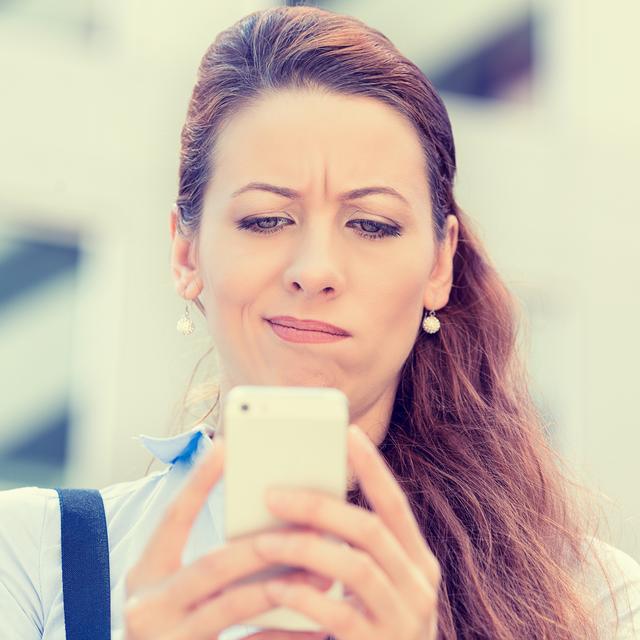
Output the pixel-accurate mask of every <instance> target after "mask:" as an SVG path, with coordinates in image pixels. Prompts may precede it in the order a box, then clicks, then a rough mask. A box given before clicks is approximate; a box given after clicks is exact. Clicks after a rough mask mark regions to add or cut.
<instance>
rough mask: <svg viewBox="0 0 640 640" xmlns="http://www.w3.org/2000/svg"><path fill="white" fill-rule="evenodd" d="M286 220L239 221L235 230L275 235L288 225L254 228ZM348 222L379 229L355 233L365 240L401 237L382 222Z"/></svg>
mask: <svg viewBox="0 0 640 640" xmlns="http://www.w3.org/2000/svg"><path fill="white" fill-rule="evenodd" d="M288 219H289V218H285V217H283V216H263V217H261V218H247V219H246V220H241V221H240V222H239V223H238V224H237V228H238V229H246V230H248V231H251V232H252V233H260V234H265V235H266V234H269V233H275V232H276V231H277V230H278V229H281V228H282V227H286V226H288V225H279V226H276V227H271V228H269V229H263V228H261V227H258V226H256V225H257V223H258V222H261V221H262V220H288ZM350 222H365V223H367V224H372V225H375V226H377V227H380V231H378V232H376V233H375V234H374V233H366V232H365V233H361V232H359V231H357V232H356V233H357V234H358V235H359V236H362V237H363V238H366V239H367V240H382V238H387V237H390V236H394V237H397V236H400V235H402V234H401V233H400V229H399V228H398V227H394V226H392V225H389V224H384V223H383V222H375V221H374V220H350Z"/></svg>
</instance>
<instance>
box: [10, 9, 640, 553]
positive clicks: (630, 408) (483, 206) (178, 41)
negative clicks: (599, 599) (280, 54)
mask: <svg viewBox="0 0 640 640" xmlns="http://www.w3.org/2000/svg"><path fill="white" fill-rule="evenodd" d="M276 4H286V3H277V2H266V1H264V2H261V1H248V0H225V1H222V0H218V1H214V0H208V1H204V0H190V1H189V2H187V3H178V2H160V1H153V2H152V1H151V0H146V1H143V0H57V1H56V2H55V3H52V2H47V1H46V0H0V75H1V83H0V393H1V394H2V395H1V398H2V400H1V402H0V489H3V488H10V487H14V486H23V485H38V486H45V487H54V486H82V487H96V488H99V487H102V486H105V485H107V484H111V483H115V482H120V481H126V480H129V479H135V478H138V477H140V476H142V475H144V474H145V473H146V472H147V468H148V465H149V463H150V461H151V456H150V454H149V453H147V452H146V451H145V450H144V449H143V448H142V446H141V445H140V444H139V443H138V442H137V441H134V440H133V439H132V438H133V437H134V436H136V435H138V434H140V433H145V434H150V435H156V436H164V435H170V434H173V433H175V432H176V430H175V417H176V408H179V407H180V406H181V404H182V400H183V395H184V393H185V390H186V388H187V385H188V382H189V378H190V376H191V373H192V371H193V369H194V367H195V365H196V363H197V362H198V360H199V359H200V358H201V356H202V355H204V354H205V352H206V351H207V350H208V348H209V346H210V341H209V340H208V339H207V333H206V328H205V327H204V326H203V323H202V322H201V321H200V320H201V319H200V315H199V313H197V310H195V307H193V310H194V311H196V313H195V314H192V315H193V317H194V321H195V322H196V332H195V333H194V334H193V335H191V336H189V337H184V336H182V335H180V334H178V333H177V332H176V328H175V325H176V321H177V319H178V317H179V316H180V315H182V313H183V311H184V304H182V300H181V299H180V298H178V296H177V294H176V293H175V291H174V286H173V280H172V278H171V272H170V268H169V250H170V237H169V211H170V208H171V205H172V203H173V200H174V198H175V195H176V189H177V175H178V152H179V136H180V129H181V126H182V123H183V120H184V116H185V113H186V108H187V103H188V100H189V96H190V92H191V89H192V85H193V82H194V80H195V74H196V69H197V66H198V63H199V61H200V57H201V56H202V54H203V53H204V51H205V49H206V48H207V46H208V45H209V44H210V42H211V41H212V40H213V39H214V37H215V35H216V34H217V33H218V32H219V31H220V30H222V29H224V28H226V27H227V26H229V25H230V24H231V23H232V22H235V21H236V20H237V19H239V18H240V17H242V16H243V15H245V14H246V13H249V12H250V11H253V10H256V9H261V8H265V7H268V6H272V5H276ZM288 4H294V3H293V2H289V3H288ZM295 4H299V3H295ZM304 4H313V5H315V6H322V7H326V8H329V9H332V10H334V11H339V12H342V13H346V14H350V15H354V16H356V17H358V18H360V19H362V20H364V21H365V22H366V23H368V24H369V25H371V26H373V27H375V28H378V29H380V30H381V31H383V32H384V33H385V34H386V35H387V36H388V37H389V38H391V40H392V41H393V42H394V43H395V44H396V45H397V47H398V48H399V49H400V50H401V51H402V52H403V53H404V54H405V55H407V56H408V57H409V58H411V59H412V60H413V61H414V62H415V63H416V64H418V65H419V66H420V67H421V69H423V71H424V72H425V74H426V75H427V76H428V77H429V78H431V80H432V81H433V82H434V84H435V85H436V87H437V88H438V89H439V91H440V93H441V95H442V97H443V99H444V101H445V103H446V104H447V107H448V110H449V114H450V117H451V120H452V123H453V129H454V136H455V140H456V148H457V157H458V179H457V186H456V196H457V199H458V202H459V203H460V205H461V206H462V208H463V209H464V210H465V211H466V212H467V213H468V214H469V215H470V216H471V218H472V220H473V221H474V222H475V223H476V225H477V228H478V230H479V231H480V234H481V238H482V240H483V241H484V242H485V243H486V245H487V247H488V250H489V253H490V254H491V256H492V257H493V260H494V261H495V263H496V265H497V266H498V268H499V269H500V271H501V273H502V275H503V277H504V279H505V280H506V282H507V283H508V285H509V286H510V288H511V290H512V291H513V292H514V293H515V294H516V296H517V297H518V299H519V300H520V301H521V303H522V306H523V309H524V310H525V313H526V322H527V329H526V331H527V337H526V340H527V342H526V345H525V349H526V352H527V354H528V358H529V369H530V373H531V378H532V386H533V390H534V394H535V397H536V400H537V402H538V403H539V406H540V407H541V409H542V410H543V411H544V413H545V415H546V416H548V419H549V421H550V423H551V433H550V436H551V438H552V440H553V444H554V447H556V449H557V450H558V451H559V452H560V453H561V454H562V455H563V456H564V457H565V458H566V460H567V461H568V462H569V463H570V464H571V465H572V467H573V469H575V471H576V472H577V473H578V474H579V477H580V478H581V479H582V480H583V481H584V482H585V483H587V484H588V485H589V486H590V487H592V488H594V489H596V490H597V491H599V492H601V493H602V495H603V496H605V497H606V500H607V507H606V509H607V516H608V518H609V522H610V527H611V532H612V533H611V536H610V538H609V539H610V541H611V542H612V543H613V544H615V545H617V546H619V547H620V548H622V549H624V550H625V551H626V552H627V553H629V554H630V555H632V556H634V557H635V558H636V559H638V560H640V535H639V531H640V492H638V491H637V487H638V486H640V482H639V481H640V477H639V476H640V472H639V471H638V457H639V455H640V418H639V417H638V411H637V408H636V405H635V404H634V402H635V401H636V400H637V399H638V397H639V396H640V393H639V392H638V389H637V387H638V384H639V382H640V375H639V374H638V371H637V368H638V363H639V362H640V336H639V333H638V318H639V317H640V301H639V297H638V296H639V294H640V265H639V260H640V215H639V214H640V191H639V189H638V184H639V182H640V177H639V173H640V161H639V159H638V156H639V154H640V118H639V116H638V114H639V113H640V104H639V103H640V89H639V84H638V75H639V74H638V72H637V68H636V67H637V63H638V61H640V39H639V38H638V36H637V24H638V23H639V22H640V3H638V2H635V1H634V0H627V1H622V0H621V1H617V0H612V1H611V2H606V3H605V2H601V0H562V1H557V0H483V1H482V2H476V1H467V0H459V1H454V2H446V3H444V2H435V1H434V0H394V2H384V1H382V0H374V1H372V0H341V1H337V0H336V1H329V0H327V1H326V2H322V1H317V2H306V3H304ZM212 365H213V362H212V361H211V360H210V359H206V360H205V361H204V362H203V363H202V365H201V369H202V370H203V371H204V378H206V372H207V369H209V372H210V370H211V366H212ZM203 413H204V412H203ZM194 418H195V419H197V415H195V414H194V415H193V416H189V415H188V416H186V419H185V423H186V424H187V426H188V424H189V423H191V424H195V421H194ZM155 464H156V467H157V466H158V465H159V464H160V463H157V462H156V463H155ZM156 467H153V466H152V468H156ZM160 468H161V467H160Z"/></svg>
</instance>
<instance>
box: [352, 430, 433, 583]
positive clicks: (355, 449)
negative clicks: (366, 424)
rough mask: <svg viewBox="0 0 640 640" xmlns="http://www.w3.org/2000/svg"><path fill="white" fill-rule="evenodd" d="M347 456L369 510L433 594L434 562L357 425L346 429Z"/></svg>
mask: <svg viewBox="0 0 640 640" xmlns="http://www.w3.org/2000/svg"><path fill="white" fill-rule="evenodd" d="M347 457H348V461H349V465H350V466H351V467H352V468H353V471H354V473H355V475H356V477H357V479H358V481H359V484H360V487H361V488H362V491H363V493H364V494H365V496H366V498H367V501H368V502H369V504H370V505H371V507H372V508H373V510H374V511H375V512H376V513H377V514H378V515H379V516H380V518H382V521H383V522H384V524H385V525H386V526H387V527H388V529H389V530H390V531H391V532H392V533H393V535H394V536H395V537H396V539H397V540H398V541H399V542H400V544H401V545H402V548H403V549H404V550H405V551H406V552H407V554H408V555H409V557H410V558H411V559H412V560H413V561H414V562H415V563H416V564H417V565H418V566H419V567H420V569H421V571H422V572H423V573H424V574H425V575H426V576H427V578H428V579H429V583H430V584H431V585H433V586H435V587H436V591H437V586H438V585H439V583H440V565H439V563H438V560H437V559H436V557H435V556H434V555H433V552H432V551H431V549H430V548H429V546H428V545H427V543H426V542H425V540H424V537H423V536H422V532H421V531H420V527H419V525H418V523H417V521H416V519H415V517H414V515H413V512H412V511H411V506H410V504H409V500H408V498H407V496H406V495H405V493H404V491H403V490H402V488H401V487H400V485H399V484H398V482H397V480H396V478H395V476H394V475H393V472H392V471H391V469H390V468H389V466H388V465H387V463H386V461H385V460H384V458H383V457H382V454H381V453H380V451H379V450H378V448H377V447H376V446H375V445H374V444H373V442H371V440H370V439H369V436H367V435H366V434H365V433H364V432H363V431H362V430H361V429H360V428H359V427H358V426H357V425H350V426H349V429H348V447H347Z"/></svg>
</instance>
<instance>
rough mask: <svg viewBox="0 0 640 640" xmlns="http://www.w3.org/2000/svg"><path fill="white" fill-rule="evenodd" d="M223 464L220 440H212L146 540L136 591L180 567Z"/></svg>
mask: <svg viewBox="0 0 640 640" xmlns="http://www.w3.org/2000/svg"><path fill="white" fill-rule="evenodd" d="M223 463H224V446H223V438H222V436H216V438H215V440H214V441H213V446H212V447H211V449H210V450H209V451H207V452H206V454H205V455H204V456H203V457H202V459H201V460H200V461H199V462H198V463H197V464H196V465H195V466H194V467H193V468H192V469H191V470H190V475H189V477H188V479H187V481H186V483H185V485H184V486H183V487H182V488H181V489H180V491H179V493H178V495H177V496H176V498H175V499H174V500H173V502H172V503H171V504H170V505H169V507H168V508H167V510H166V512H165V513H164V516H163V518H162V520H161V522H160V524H159V526H158V527H157V528H156V529H155V530H154V532H153V534H152V536H151V538H150V539H149V542H148V543H147V545H146V547H145V549H144V551H143V553H142V555H141V558H140V560H139V562H138V564H137V567H138V571H137V573H136V576H137V580H136V586H137V587H138V588H140V587H144V586H146V585H149V584H153V583H155V582H156V581H158V580H159V579H161V578H164V577H166V576H168V575H171V574H173V573H174V572H175V571H177V570H178V569H179V568H180V567H181V565H182V552H183V549H184V546H185V544H186V542H187V539H188V537H189V533H190V531H191V527H192V526H193V523H194V521H195V519H196V517H197V516H198V514H199V513H200V510H201V509H202V507H203V505H204V503H205V502H206V499H207V496H208V495H209V492H210V491H211V489H212V487H213V486H214V485H215V484H216V483H217V482H218V480H219V479H220V477H221V475H222V472H223Z"/></svg>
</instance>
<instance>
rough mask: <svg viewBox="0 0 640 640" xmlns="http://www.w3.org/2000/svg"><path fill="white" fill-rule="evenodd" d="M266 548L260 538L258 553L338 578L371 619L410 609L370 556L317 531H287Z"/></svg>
mask: <svg viewBox="0 0 640 640" xmlns="http://www.w3.org/2000/svg"><path fill="white" fill-rule="evenodd" d="M277 537H278V538H279V541H277V544H274V545H273V546H271V545H269V546H268V547H265V546H263V545H260V542H259V541H258V540H257V541H256V542H257V549H258V553H260V554H262V555H263V556H264V557H265V559H267V560H269V561H270V562H280V563H282V564H287V565H290V566H294V567H302V568H304V569H308V570H310V571H313V572H316V573H319V574H320V575H323V576H326V577H328V578H331V579H338V580H340V581H341V582H342V583H343V584H344V585H346V586H347V587H348V588H349V590H350V591H351V592H352V593H353V594H355V595H356V596H357V597H358V598H359V599H360V600H361V601H362V603H363V604H364V606H365V608H366V609H367V611H368V612H369V616H370V618H371V619H372V620H378V621H381V622H385V621H389V620H394V619H399V617H400V616H401V614H403V613H404V612H406V611H407V605H405V604H404V603H403V600H402V598H401V594H400V592H399V591H398V590H397V589H396V588H395V587H394V586H393V584H392V583H391V581H390V580H389V577H388V576H387V575H385V573H384V571H383V570H382V569H381V568H380V567H379V566H378V565H377V564H376V562H375V561H374V560H373V559H372V558H371V556H370V555H369V554H367V553H365V552H364V551H361V550H360V549H356V548H352V547H349V546H348V545H346V544H344V543H342V544H341V543H336V542H334V541H331V540H328V539H327V538H323V537H322V536H320V535H318V534H317V533H299V532H295V533H286V534H279V535H278V536H277Z"/></svg>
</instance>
